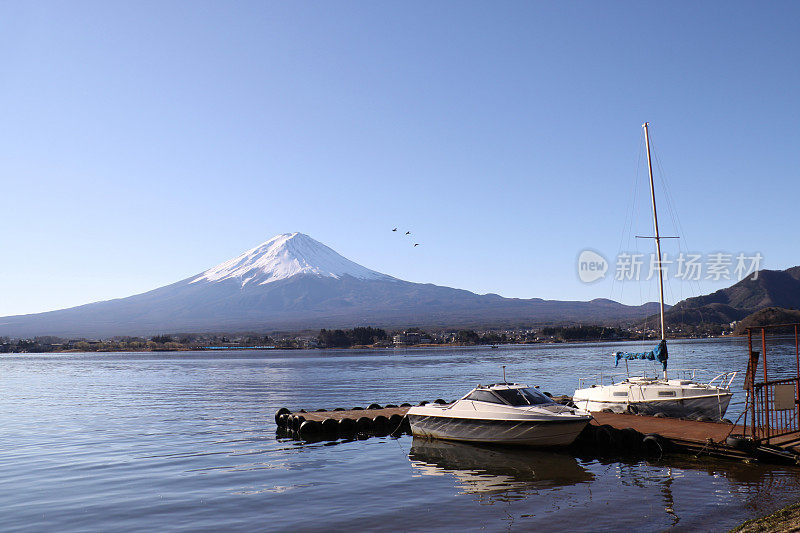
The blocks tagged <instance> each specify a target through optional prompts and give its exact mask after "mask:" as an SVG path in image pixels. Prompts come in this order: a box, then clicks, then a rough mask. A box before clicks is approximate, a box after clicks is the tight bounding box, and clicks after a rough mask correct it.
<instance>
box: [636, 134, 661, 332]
mask: <svg viewBox="0 0 800 533" xmlns="http://www.w3.org/2000/svg"><path fill="white" fill-rule="evenodd" d="M649 126H650V123H649V122H645V123H644V124H642V127H643V128H644V142H645V146H646V147H647V170H648V172H649V173H650V198H651V199H652V200H653V226H654V228H655V232H656V237H655V238H656V255H657V257H658V259H657V260H658V262H659V264H658V267H659V268H658V291H659V299H658V303H659V307H660V311H661V340H662V341H663V340H665V339H666V328H665V327H664V276H663V273H662V272H661V237H660V236H659V234H658V211H656V188H655V185H653V163H652V161H651V160H650V132H649V130H648V127H649Z"/></svg>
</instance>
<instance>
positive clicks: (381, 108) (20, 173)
mask: <svg viewBox="0 0 800 533" xmlns="http://www.w3.org/2000/svg"><path fill="white" fill-rule="evenodd" d="M798 15H800V7H798V4H796V3H790V2H770V3H754V2H753V3H737V2H700V3H689V2H683V3H666V2H624V3H623V2H616V3H614V2H604V3H600V2H570V3H564V2H502V3H497V2H461V1H459V2H435V3H430V2H403V3H388V2H236V3H229V2H134V3H130V2H129V3H123V2H39V3H33V2H18V3H10V2H6V3H3V4H1V5H0V53H2V60H3V69H2V70H0V109H2V121H0V124H2V126H1V127H0V154H2V157H0V176H1V178H0V179H2V190H3V193H4V194H3V200H4V201H3V209H2V210H1V211H0V217H1V218H0V220H2V227H3V231H2V233H0V235H1V238H2V249H3V250H4V252H5V253H4V254H3V255H4V260H3V261H0V294H2V295H3V296H2V298H0V315H8V314H20V313H30V312H37V311H44V310H50V309H57V308H62V307H67V306H71V305H78V304H82V303H87V302H91V301H97V300H102V299H108V298H115V297H124V296H128V295H131V294H134V293H138V292H143V291H146V290H149V289H152V288H155V287H157V286H160V285H164V284H168V283H171V282H174V281H177V280H179V279H183V278H185V277H188V276H190V275H192V274H195V273H198V272H200V271H202V270H205V269H206V268H208V267H210V266H213V265H215V264H217V263H219V262H222V261H224V260H226V259H228V258H230V257H232V256H234V255H237V254H238V253H240V252H241V251H243V250H245V249H247V248H250V247H252V246H255V245H257V244H259V243H261V242H263V241H265V240H267V239H269V238H270V237H272V236H273V235H275V234H277V233H284V232H291V231H300V232H303V233H307V234H309V235H311V236H312V237H314V238H316V239H318V240H320V241H322V242H324V243H326V244H327V245H329V246H331V247H332V248H334V249H335V250H337V251H339V252H340V253H342V254H343V255H345V256H346V257H348V258H350V259H352V260H354V261H356V262H359V263H361V264H363V265H365V266H367V267H370V268H373V269H376V270H379V271H382V272H385V273H388V274H391V275H394V276H397V277H400V278H403V279H407V280H411V281H420V282H431V283H437V284H441V285H448V286H454V287H460V288H466V289H469V290H472V291H476V292H480V293H486V292H494V293H498V294H501V295H503V296H513V297H541V298H550V299H574V300H588V299H592V298H608V297H611V298H614V299H617V300H621V301H624V302H626V303H632V304H638V303H640V302H641V301H643V300H649V299H653V298H655V294H656V293H655V291H654V285H653V284H652V283H640V284H625V285H620V284H619V283H612V281H611V279H610V277H611V276H610V277H609V278H608V279H606V280H605V281H600V282H597V283H594V284H591V285H587V284H584V283H581V282H580V281H579V279H578V277H577V273H576V258H577V256H578V254H579V253H580V251H581V250H583V249H585V248H591V249H594V250H597V251H599V252H601V253H602V254H603V255H605V256H606V257H607V258H609V259H610V260H612V261H613V258H614V257H615V255H616V254H617V253H618V252H619V251H620V249H627V250H633V249H634V248H639V249H641V250H642V251H643V252H649V251H650V247H651V245H652V243H650V242H649V241H648V242H642V241H641V240H637V239H632V238H631V235H632V234H650V233H651V232H652V229H650V224H651V221H650V218H649V216H650V215H649V211H648V210H649V205H648V204H647V197H646V196H644V195H643V194H644V193H645V192H646V189H645V182H644V181H643V180H644V179H646V174H644V173H643V167H642V162H641V145H642V133H641V124H642V122H644V121H650V122H651V124H652V125H653V130H652V135H653V144H654V149H655V152H656V154H657V155H658V158H659V161H660V163H661V167H662V168H663V170H664V174H663V181H664V183H666V187H667V189H668V191H669V194H670V196H671V198H672V200H673V205H672V210H668V209H667V206H666V204H665V205H664V213H663V215H662V220H663V222H664V224H663V225H664V227H663V233H664V234H674V233H675V232H676V231H679V229H676V228H675V227H673V226H674V225H673V224H672V217H671V216H670V215H669V213H670V212H673V211H674V213H676V214H677V217H678V219H679V220H680V226H681V228H682V231H681V232H680V234H681V236H682V237H683V238H682V239H681V240H680V241H679V242H680V244H676V243H675V242H670V243H665V250H666V251H667V252H677V246H681V247H682V248H683V249H686V250H690V251H698V252H701V253H712V252H716V251H727V252H730V253H738V252H745V253H748V254H750V253H754V252H760V253H761V254H762V255H763V256H764V262H763V266H764V267H766V268H781V269H782V268H786V267H789V266H793V265H797V264H800V255H798V252H797V251H796V244H795V243H796V240H795V236H794V226H795V221H794V213H795V212H796V202H797V200H796V198H797V192H798V168H799V165H798V163H800V161H798V159H799V158H800V156H799V155H798V154H800V151H798V149H797V146H798V141H800V133H799V131H800V130H798V123H800V120H798V119H800V117H798V114H799V113H798V110H799V109H800V98H798V94H800V83H799V82H800V70H799V69H798V68H797V65H798V64H800V36H799V35H800V34H799V33H798V32H797V31H796V21H797V20H798ZM659 179H661V176H659ZM635 184H638V186H639V187H638V194H634V192H635V191H636V190H637V189H636V188H635ZM661 187H662V184H661V183H659V191H660V192H662V189H661ZM634 200H635V201H634ZM665 202H666V200H665ZM632 206H633V207H632ZM631 217H633V219H634V224H633V226H630V224H626V218H627V219H630V218H631ZM395 226H398V227H400V228H402V229H410V230H411V231H412V232H413V233H414V242H419V243H421V246H419V247H417V248H412V247H411V243H410V241H409V240H404V239H403V238H402V237H400V236H398V235H396V234H393V233H391V231H390V230H391V228H392V227H395ZM612 268H613V266H612ZM729 283H730V282H725V281H722V282H718V283H713V282H711V281H704V282H702V283H700V284H697V283H695V284H688V283H685V282H684V283H681V282H674V280H673V282H670V284H669V287H668V299H669V300H670V301H672V302H674V301H676V300H678V299H680V298H682V297H686V296H691V295H695V294H699V293H703V292H708V291H710V290H714V289H716V288H720V287H723V286H726V285H728V284H729Z"/></svg>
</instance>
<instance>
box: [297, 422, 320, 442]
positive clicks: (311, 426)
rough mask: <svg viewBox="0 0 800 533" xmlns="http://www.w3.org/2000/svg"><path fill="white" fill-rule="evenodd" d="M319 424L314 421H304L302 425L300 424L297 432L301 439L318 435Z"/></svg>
mask: <svg viewBox="0 0 800 533" xmlns="http://www.w3.org/2000/svg"><path fill="white" fill-rule="evenodd" d="M321 429H322V428H321V426H320V423H319V422H317V421H315V420H305V421H304V422H303V423H302V424H300V429H298V430H297V432H298V433H299V434H300V437H301V438H304V439H305V438H308V437H313V436H316V435H319V433H320V430H321Z"/></svg>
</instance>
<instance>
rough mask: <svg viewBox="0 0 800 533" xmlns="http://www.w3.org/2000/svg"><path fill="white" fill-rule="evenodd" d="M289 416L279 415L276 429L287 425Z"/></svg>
mask: <svg viewBox="0 0 800 533" xmlns="http://www.w3.org/2000/svg"><path fill="white" fill-rule="evenodd" d="M289 416H291V415H289V414H287V413H281V416H279V417H278V427H281V428H285V427H287V426H288V425H289Z"/></svg>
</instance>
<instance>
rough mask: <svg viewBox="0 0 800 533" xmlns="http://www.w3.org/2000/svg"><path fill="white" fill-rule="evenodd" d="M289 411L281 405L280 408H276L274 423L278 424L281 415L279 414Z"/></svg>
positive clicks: (286, 413) (285, 413)
mask: <svg viewBox="0 0 800 533" xmlns="http://www.w3.org/2000/svg"><path fill="white" fill-rule="evenodd" d="M289 413H291V411H290V410H288V409H287V408H285V407H281V408H280V409H278V411H277V412H276V413H275V423H276V424H278V425H280V422H279V421H278V419H279V418H280V417H281V415H288V414H289Z"/></svg>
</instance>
